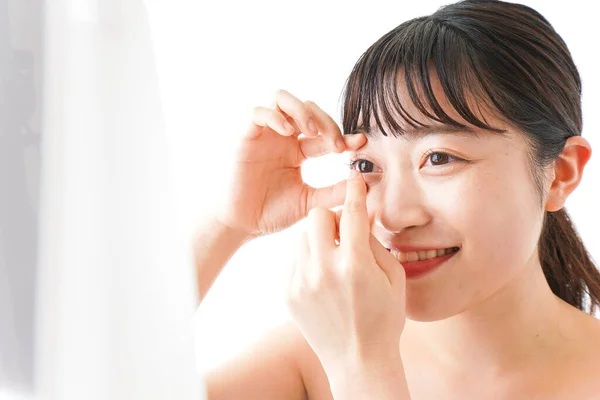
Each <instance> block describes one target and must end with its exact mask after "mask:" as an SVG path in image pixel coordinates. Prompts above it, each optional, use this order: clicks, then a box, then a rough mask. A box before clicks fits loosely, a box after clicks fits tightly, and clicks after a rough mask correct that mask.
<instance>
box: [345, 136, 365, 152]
mask: <svg viewBox="0 0 600 400" xmlns="http://www.w3.org/2000/svg"><path fill="white" fill-rule="evenodd" d="M342 138H343V139H344V143H345V144H346V150H358V149H360V148H361V147H363V146H364V145H365V144H366V143H367V137H366V136H365V135H364V134H362V133H353V134H351V135H344V136H342Z"/></svg>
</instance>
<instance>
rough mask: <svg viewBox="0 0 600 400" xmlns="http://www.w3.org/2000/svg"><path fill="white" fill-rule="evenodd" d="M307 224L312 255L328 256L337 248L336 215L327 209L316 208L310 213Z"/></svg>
mask: <svg viewBox="0 0 600 400" xmlns="http://www.w3.org/2000/svg"><path fill="white" fill-rule="evenodd" d="M306 222H307V224H308V229H307V231H308V245H309V246H310V252H311V254H313V255H316V256H317V257H319V256H323V255H328V254H329V253H330V252H331V250H332V249H334V248H335V238H336V236H337V230H336V225H335V213H334V212H333V211H331V210H328V209H326V208H321V207H315V208H313V209H312V210H310V212H309V213H308V219H307V221H306Z"/></svg>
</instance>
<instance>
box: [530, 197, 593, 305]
mask: <svg viewBox="0 0 600 400" xmlns="http://www.w3.org/2000/svg"><path fill="white" fill-rule="evenodd" d="M538 251H539V253H538V254H539V258H540V262H541V264H542V269H543V271H544V275H545V276H546V280H547V281H548V284H549V285H550V288H551V289H552V292H553V293H554V294H555V295H556V296H558V297H560V298H561V299H562V300H564V301H565V302H567V303H569V304H571V305H572V306H574V307H577V308H578V309H580V310H581V311H584V312H586V313H588V314H591V315H594V313H595V312H596V311H597V310H599V309H600V271H599V270H598V268H597V266H596V265H595V263H594V262H593V260H592V256H591V255H590V254H589V253H588V252H587V250H586V249H585V246H584V244H583V242H582V240H581V237H580V236H579V234H578V233H577V231H576V229H575V226H574V225H573V223H572V222H571V219H570V218H569V215H568V213H567V211H566V210H565V208H564V207H563V208H562V209H560V210H558V211H556V212H548V211H547V212H546V215H545V217H544V226H543V228H542V233H541V236H540V241H539V246H538ZM588 299H589V300H588ZM588 301H589V304H586V303H588Z"/></svg>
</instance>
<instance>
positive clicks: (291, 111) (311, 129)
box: [275, 89, 319, 137]
mask: <svg viewBox="0 0 600 400" xmlns="http://www.w3.org/2000/svg"><path fill="white" fill-rule="evenodd" d="M275 109H276V110H277V111H280V112H282V113H283V114H287V115H288V116H290V117H291V118H293V119H294V121H295V122H296V124H297V126H298V127H299V128H300V130H301V131H302V133H304V135H305V136H308V137H315V136H317V135H318V133H319V131H318V127H317V124H316V122H315V118H314V115H313V114H312V112H311V110H310V109H309V108H308V107H307V106H306V104H304V103H303V102H302V101H300V99H298V98H297V97H295V96H293V95H292V94H291V93H289V92H287V91H286V90H283V89H280V90H278V91H277V92H275Z"/></svg>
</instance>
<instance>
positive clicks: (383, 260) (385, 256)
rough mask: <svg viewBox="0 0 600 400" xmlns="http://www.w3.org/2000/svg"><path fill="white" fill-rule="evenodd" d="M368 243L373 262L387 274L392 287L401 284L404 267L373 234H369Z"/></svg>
mask: <svg viewBox="0 0 600 400" xmlns="http://www.w3.org/2000/svg"><path fill="white" fill-rule="evenodd" d="M369 244H370V246H371V252H372V253H373V257H374V258H375V262H376V263H377V265H379V268H381V269H382V270H383V272H384V273H385V275H386V276H387V278H388V280H389V281H390V285H391V286H392V287H397V286H398V285H403V284H404V281H405V280H406V273H405V272H404V267H403V266H402V264H400V261H398V260H397V259H396V258H395V257H394V256H393V255H391V254H390V252H389V251H388V250H387V249H386V248H385V247H384V246H383V245H382V244H381V243H379V240H377V239H376V238H375V236H373V235H371V236H370V237H369Z"/></svg>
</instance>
